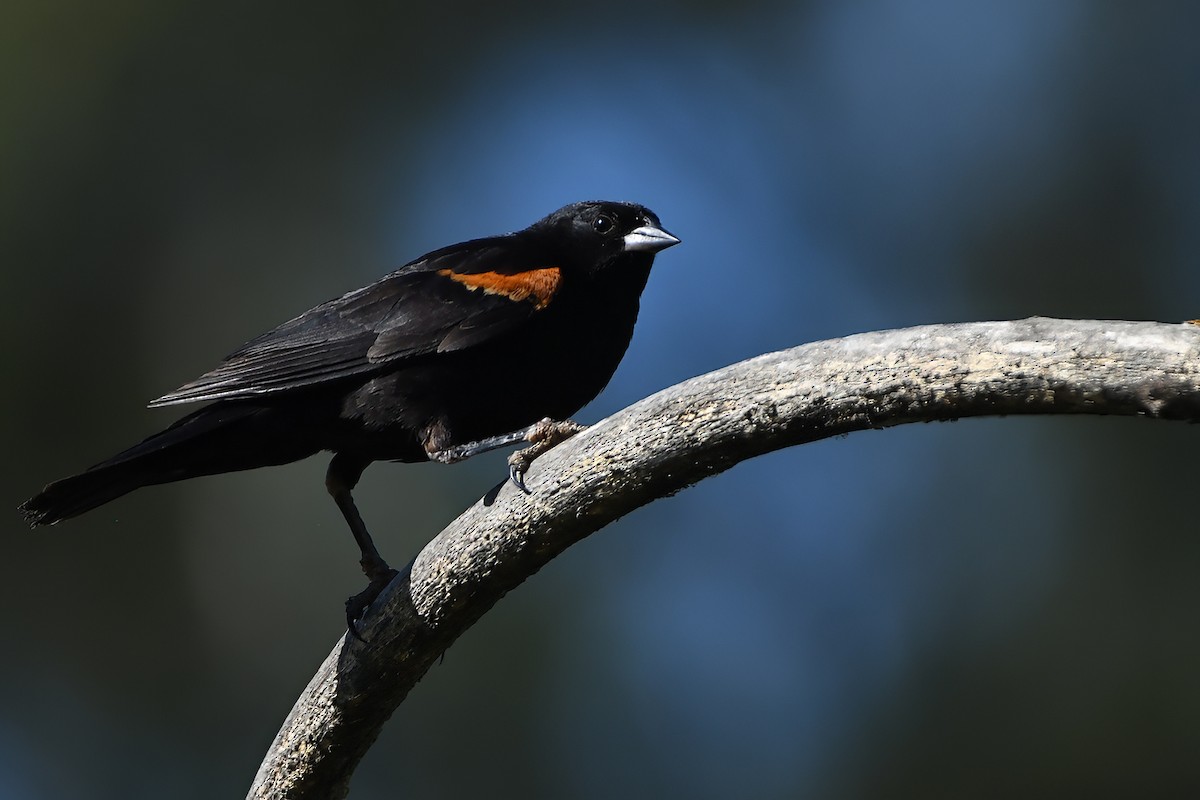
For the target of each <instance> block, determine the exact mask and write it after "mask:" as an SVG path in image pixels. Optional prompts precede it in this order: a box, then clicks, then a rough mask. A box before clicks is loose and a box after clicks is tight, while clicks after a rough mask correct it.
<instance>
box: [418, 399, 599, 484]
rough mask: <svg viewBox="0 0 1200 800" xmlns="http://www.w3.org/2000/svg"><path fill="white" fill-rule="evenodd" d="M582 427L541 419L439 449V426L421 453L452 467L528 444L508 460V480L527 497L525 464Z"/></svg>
mask: <svg viewBox="0 0 1200 800" xmlns="http://www.w3.org/2000/svg"><path fill="white" fill-rule="evenodd" d="M586 427H587V426H586V425H580V424H579V423H578V422H574V421H572V420H569V419H565V420H553V419H550V418H549V417H545V418H544V419H541V420H539V421H538V422H535V423H533V424H532V425H530V426H529V427H528V428H522V429H521V430H519V431H513V432H512V433H502V434H500V435H499V436H489V437H488V438H486V439H480V440H479V441H477V442H467V443H466V444H460V445H455V446H454V447H446V448H439V447H438V438H439V436H440V435H441V434H442V433H443V431H442V429H441V428H440V427H437V426H431V428H430V430H429V431H427V433H426V436H425V452H426V454H428V456H429V460H430V461H437V462H440V463H442V464H453V463H454V462H455V461H462V460H463V459H466V458H470V457H471V456H477V455H479V454H480V453H486V452H488V451H490V450H496V449H498V448H501V447H507V446H508V445H510V444H516V443H517V442H531V445H530V446H529V447H526V448H525V449H523V450H518V451H517V452H515V453H513V454H512V455H511V456H509V457H508V477H509V480H511V481H512V482H513V485H514V486H516V487H517V488H518V489H520V490H521V491H522V492H524V493H525V494H531V492H530V491H529V489H528V488H526V486H525V471H526V470H528V469H529V465H530V464H532V463H533V460H534V459H535V458H537V457H538V456H540V455H542V454H543V453H545V452H546V451H547V450H549V449H550V448H552V447H554V446H555V445H558V444H561V443H562V442H565V441H566V440H567V439H570V438H571V437H572V436H574V435H575V434H577V433H579V432H580V431H582V430H583V429H584V428H586Z"/></svg>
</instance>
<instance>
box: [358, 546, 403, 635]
mask: <svg viewBox="0 0 1200 800" xmlns="http://www.w3.org/2000/svg"><path fill="white" fill-rule="evenodd" d="M398 574H399V573H398V572H396V570H394V569H391V568H390V567H388V566H387V565H386V564H384V565H383V568H382V569H377V570H373V572H372V573H368V574H367V577H368V578H370V579H371V582H370V583H369V584H367V588H366V589H363V590H362V591H361V592H359V593H358V594H356V595H354V596H353V597H348V598H346V627H348V628H349V629H350V633H351V634H352V635H353V636H354V638H355V639H358V640H359V641H360V642H364V643H366V642H367V640H366V639H364V638H363V637H362V634H360V633H359V632H358V627H357V625H356V624H355V623H357V622H358V620H359V619H360V618H361V617H362V615H363V614H364V613H366V610H367V609H368V608H370V606H371V603H373V602H375V598H377V597H379V595H380V593H382V592H383V590H384V589H386V588H387V585H388V584H389V583H391V582H392V578H394V577H396V576H397V575H398Z"/></svg>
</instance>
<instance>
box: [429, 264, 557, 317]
mask: <svg viewBox="0 0 1200 800" xmlns="http://www.w3.org/2000/svg"><path fill="white" fill-rule="evenodd" d="M438 275H444V276H445V277H447V278H449V279H450V280H452V281H458V282H459V283H461V284H462V285H463V286H466V287H467V288H468V289H472V290H474V289H482V290H483V291H484V293H485V294H499V295H503V296H504V297H507V298H508V299H509V300H512V301H513V302H516V303H519V302H521V301H522V300H529V299H532V300H533V301H534V304H535V305H536V306H537V307H538V308H545V307H546V306H548V305H550V300H551V299H552V298H553V297H554V293H555V292H557V291H558V287H559V285H560V284H561V283H562V271H561V270H560V269H559V268H558V267H545V268H544V269H531V270H529V271H527V272H518V273H516V274H514V275H504V274H503V273H500V272H476V273H474V274H471V275H467V274H463V273H459V272H454V271H452V270H448V269H439V270H438Z"/></svg>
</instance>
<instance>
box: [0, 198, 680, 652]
mask: <svg viewBox="0 0 1200 800" xmlns="http://www.w3.org/2000/svg"><path fill="white" fill-rule="evenodd" d="M679 241H680V240H679V239H678V238H676V237H675V236H674V235H672V234H671V233H669V232H668V231H667V230H666V229H665V228H664V227H663V226H662V224H661V223H660V222H659V219H658V217H657V216H656V215H655V214H654V213H653V212H652V211H650V210H649V209H647V208H646V207H644V206H641V205H638V204H635V203H623V202H610V201H589V202H581V203H573V204H571V205H567V206H564V207H563V208H560V209H559V210H557V211H555V212H553V213H552V214H550V215H548V216H546V217H544V218H542V219H540V220H538V221H537V222H534V223H533V224H532V225H530V226H529V227H527V228H525V229H523V230H520V231H516V232H513V233H508V234H503V235H499V236H491V237H486V238H480V239H472V240H469V241H465V242H461V243H459V244H453V245H450V246H448V247H443V248H441V249H438V250H434V251H432V252H429V253H426V254H425V255H423V256H421V257H420V258H417V259H415V260H413V261H410V262H408V263H407V264H405V265H404V266H402V267H400V268H399V269H397V270H395V271H393V272H390V273H389V274H387V275H385V276H384V277H382V278H381V279H379V280H378V281H376V282H374V283H372V284H370V285H368V286H365V287H363V288H360V289H356V290H354V291H351V292H349V293H347V294H344V295H342V296H341V297H338V298H336V299H333V300H329V301H328V302H325V303H322V304H320V305H318V306H315V307H314V308H311V309H309V310H308V311H305V312H304V313H303V314H300V315H299V316H297V317H295V318H294V319H292V320H290V321H288V322H285V323H283V324H282V325H280V326H278V327H277V328H275V329H273V330H271V331H269V332H268V333H265V334H263V335H261V336H259V337H257V338H255V339H252V340H250V341H249V342H247V343H246V344H244V345H243V346H242V347H240V348H238V349H237V350H235V351H234V352H233V353H231V354H230V355H228V356H226V357H225V359H224V360H222V361H221V362H220V363H219V364H218V365H217V366H216V367H215V368H214V369H212V370H211V371H209V372H206V373H204V374H203V375H201V376H200V377H198V378H196V379H195V380H193V381H190V382H189V383H186V384H184V385H183V386H180V387H179V388H178V389H176V390H174V391H172V392H170V393H168V394H165V395H163V396H162V397H159V398H158V399H156V400H153V401H152V402H151V403H150V404H149V405H150V407H152V408H156V407H162V406H176V405H184V404H191V403H203V404H204V405H202V406H201V407H200V408H198V409H197V410H195V411H193V412H192V413H190V414H188V415H186V416H184V417H182V418H181V419H179V420H177V421H176V422H175V423H173V424H172V425H170V426H169V427H167V428H166V429H165V430H163V431H161V432H159V433H156V434H153V435H152V436H150V437H148V438H147V439H145V440H143V441H142V442H140V443H138V444H135V445H133V446H132V447H130V448H128V449H126V450H124V451H122V452H120V453H118V454H116V455H114V456H112V457H111V458H109V459H107V460H105V461H102V462H100V463H99V464H96V465H95V466H93V467H91V468H89V469H87V470H85V471H83V472H81V473H79V474H77V475H74V476H71V477H68V478H64V479H62V480H59V481H55V482H53V483H50V484H48V485H47V486H46V487H45V488H44V489H43V490H42V491H41V492H40V493H39V494H37V495H35V496H34V497H32V498H30V499H29V500H27V501H26V502H25V503H23V504H22V505H21V506H20V507H19V509H18V510H19V511H20V512H21V513H22V514H23V515H24V517H25V519H26V521H27V522H29V524H30V525H31V526H34V527H36V526H39V525H52V524H55V523H57V522H60V521H62V520H65V519H69V518H71V517H75V516H77V515H79V514H83V513H84V512H87V511H90V510H92V509H95V508H97V507H99V506H101V505H104V504H105V503H108V502H109V501H111V500H115V499H116V498H118V497H121V496H123V495H125V494H127V493H129V492H131V491H133V490H135V489H138V488H141V487H144V486H150V485H155V484H163V483H170V482H174V481H181V480H186V479H189V478H195V477H199V476H204V475H214V474H218V473H225V472H235V471H239V470H247V469H255V468H259V467H268V466H275V465H280V464H286V463H290V462H293V461H299V460H301V459H304V458H308V457H309V456H312V455H315V454H317V453H319V452H322V451H327V452H330V453H332V454H333V455H332V458H331V460H330V462H329V466H328V469H327V471H326V477H325V485H326V489H327V491H328V492H329V494H330V496H331V497H332V498H333V500H334V502H335V503H336V504H337V507H338V508H339V510H340V511H341V513H342V515H343V517H344V518H345V520H346V523H347V525H348V526H349V528H350V531H351V533H352V534H353V536H354V539H355V542H356V543H357V545H358V547H359V551H360V555H361V558H360V562H359V563H360V566H361V567H362V571H363V574H364V575H365V576H366V578H367V580H368V585H367V588H366V589H364V590H363V591H362V592H360V593H358V594H356V595H354V596H353V597H351V598H349V599H348V600H347V601H346V620H347V625H348V626H349V628H350V631H351V632H352V633H354V634H355V635H356V636H357V635H358V631H357V629H356V627H355V623H356V620H358V619H359V618H360V617H361V616H362V614H363V613H364V612H365V611H366V610H367V608H368V607H369V606H370V604H371V603H372V602H373V601H374V600H375V599H376V598H377V597H378V595H379V594H380V592H381V591H382V590H383V589H384V587H386V585H387V584H388V582H390V580H391V579H392V578H393V577H394V576H395V575H396V571H395V570H393V569H392V568H391V567H389V566H388V564H387V562H386V561H385V560H384V559H383V557H382V556H380V554H379V551H378V549H377V548H376V546H375V544H374V542H373V541H372V539H371V535H370V533H369V532H368V530H367V527H366V525H365V523H364V522H363V519H362V516H361V515H360V514H359V511H358V508H357V506H356V505H355V502H354V498H353V495H352V492H353V490H354V488H355V486H356V485H357V483H358V481H359V478H360V477H361V476H362V473H363V471H364V470H365V469H366V468H367V466H368V465H370V464H371V463H373V462H375V461H396V462H409V463H411V462H421V461H436V462H443V463H452V462H455V461H460V460H462V459H464V458H468V457H470V456H473V455H477V454H478V453H481V452H485V451H487V450H492V449H495V448H498V447H503V446H506V445H511V444H514V443H517V442H522V441H525V442H529V443H530V446H528V447H526V448H525V449H524V450H520V451H518V452H516V453H514V454H513V455H512V456H510V458H509V478H510V479H511V481H512V482H513V484H515V485H516V486H517V487H518V488H519V489H520V490H521V491H524V492H526V493H528V492H529V489H528V487H527V486H526V485H525V482H524V475H525V471H526V469H527V468H528V466H529V464H530V463H531V462H532V460H533V459H534V458H536V457H537V456H538V455H540V454H541V453H543V452H545V450H547V449H549V448H550V447H553V446H554V445H555V444H557V443H559V442H560V441H562V440H563V439H565V438H567V437H569V436H571V435H573V434H574V433H575V432H577V431H578V430H581V429H582V426H579V425H577V424H576V423H574V422H573V421H571V420H570V417H571V416H572V415H574V414H575V413H576V412H578V411H579V410H580V409H581V408H583V406H585V405H586V404H587V403H589V402H590V401H591V400H592V399H593V398H595V397H596V396H597V395H598V394H599V393H600V392H601V390H603V389H604V387H605V386H606V385H607V384H608V382H609V379H610V378H611V377H612V375H613V373H614V372H615V371H616V368H617V365H618V364H619V362H620V361H621V359H622V357H623V356H624V354H625V351H626V349H627V348H628V346H629V343H630V341H631V339H632V336H633V330H634V324H635V322H636V321H637V317H638V310H639V305H640V298H641V294H642V291H643V289H644V288H645V286H646V283H647V281H648V279H649V275H650V271H651V266H652V265H653V262H654V257H655V255H656V254H657V253H658V252H660V251H662V250H664V249H666V248H668V247H671V246H673V245H675V244H678V243H679Z"/></svg>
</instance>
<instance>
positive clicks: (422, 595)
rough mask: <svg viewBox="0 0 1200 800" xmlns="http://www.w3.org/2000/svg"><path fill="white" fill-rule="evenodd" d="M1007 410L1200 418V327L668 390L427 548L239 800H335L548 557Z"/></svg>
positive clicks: (338, 651) (1064, 329)
mask: <svg viewBox="0 0 1200 800" xmlns="http://www.w3.org/2000/svg"><path fill="white" fill-rule="evenodd" d="M1006 414H1120V415H1134V416H1146V417H1157V418H1162V419H1175V420H1188V421H1193V422H1194V421H1197V420H1200V327H1196V326H1195V325H1190V324H1175V325H1170V324H1162V323H1153V322H1120V321H1111V322H1109V321H1086V320H1054V319H1042V318H1034V319H1028V320H1021V321H1017V322H982V323H969V324H959V325H929V326H924V327H919V328H909V329H905V330H893V331H882V332H877V333H864V334H859V335H855V336H848V337H846V338H843V339H836V340H831V341H824V342H815V343H812V344H807V345H802V346H800V347H795V348H792V349H790V350H785V351H782V352H778V353H770V354H767V355H763V356H759V357H757V358H752V359H749V360H747V361H743V362H740V363H737V364H734V365H732V366H729V367H726V368H724V369H721V370H717V371H716V372H712V373H709V374H707V375H701V376H700V377H697V378H693V379H692V380H689V381H685V382H684V383H681V384H678V385H676V386H672V387H670V388H668V389H665V390H663V391H661V392H659V393H658V394H655V395H653V396H652V397H648V398H646V399H645V400H642V401H640V402H638V403H635V404H634V405H632V406H630V407H629V408H626V409H624V410H623V411H621V412H619V413H617V414H614V415H613V416H612V417H609V418H608V419H605V420H603V421H601V422H599V423H597V424H596V425H593V426H592V427H591V428H589V429H588V430H587V431H585V432H584V433H581V434H580V435H578V436H576V437H575V438H573V439H571V440H570V441H568V442H566V443H564V444H562V445H560V446H558V447H557V448H555V449H554V450H553V451H551V452H550V453H548V454H547V455H545V456H543V457H542V458H541V459H539V460H538V461H537V463H536V464H535V465H534V466H533V468H532V469H531V470H530V472H529V475H528V477H527V483H528V486H529V488H530V489H531V490H532V492H533V494H532V495H529V496H526V495H523V494H521V493H520V492H518V491H516V490H515V489H514V488H513V487H512V486H509V485H505V486H502V487H500V488H499V490H498V491H494V492H493V493H491V494H490V495H489V496H487V497H485V498H483V499H482V500H480V501H479V502H478V503H476V504H475V505H474V506H472V507H471V508H469V509H468V510H467V511H466V512H464V513H463V514H462V516H460V517H459V518H458V519H457V520H455V521H454V522H453V523H451V524H450V526H449V527H447V528H446V529H445V530H444V531H442V533H441V534H439V535H438V536H437V537H436V538H435V539H434V540H433V541H431V542H430V543H429V544H428V545H427V546H426V547H425V548H424V549H423V550H422V551H421V552H420V554H419V555H418V556H417V557H416V559H415V560H414V561H413V562H412V563H411V564H410V565H409V566H408V567H407V568H406V569H404V570H401V574H400V576H399V577H398V578H397V579H396V580H395V581H393V583H392V585H391V586H390V587H388V589H387V591H386V592H385V594H384V595H383V596H382V597H381V598H380V600H379V601H377V602H376V604H375V606H374V607H373V608H372V609H371V611H370V613H369V615H368V618H367V619H366V620H364V623H363V635H364V636H365V637H366V638H367V639H368V640H369V641H370V644H363V643H362V642H358V641H355V640H354V639H351V638H349V637H343V638H342V639H341V641H339V642H338V643H337V644H336V645H335V647H334V648H333V652H331V653H330V654H329V656H328V657H327V658H326V659H325V662H324V663H323V664H322V665H321V668H320V669H319V670H318V672H317V674H316V675H315V676H314V677H313V679H312V681H311V682H310V683H309V685H308V688H307V689H305V691H304V693H303V694H302V695H301V697H300V699H299V700H298V701H297V703H296V706H295V708H293V709H292V712H291V713H290V714H289V715H288V718H287V720H286V721H285V722H284V724H283V728H282V729H281V730H280V732H279V734H278V736H277V737H276V739H275V741H274V743H273V744H272V746H271V749H270V751H269V752H268V753H267V755H266V758H265V760H264V761H263V764H262V766H261V767H260V769H259V773H258V775H257V777H256V779H255V782H254V785H253V787H252V788H251V790H250V794H249V796H250V797H254V798H285V797H286V798H329V797H343V796H345V794H346V792H347V791H348V787H349V781H350V776H351V774H352V773H353V771H354V768H355V767H356V766H357V764H358V762H359V760H360V759H361V758H362V756H363V754H364V753H366V751H367V750H368V748H369V747H370V746H371V744H372V742H374V740H375V738H376V736H377V735H378V733H379V731H380V729H381V728H382V726H383V723H384V722H385V721H386V720H387V719H388V717H390V716H391V714H392V712H393V711H394V710H395V709H396V707H397V706H398V705H399V704H400V702H401V701H403V700H404V698H405V696H406V695H407V694H408V692H409V690H410V689H411V688H412V687H413V685H414V684H416V682H417V681H418V680H420V678H421V677H422V676H423V675H424V674H425V671H426V670H427V669H428V668H429V667H430V666H431V665H432V664H433V663H434V662H435V661H436V660H437V659H438V658H439V656H440V655H441V654H442V652H443V651H444V650H445V649H446V648H447V647H449V645H450V644H451V643H452V642H453V641H454V640H455V639H456V638H458V636H459V635H460V634H462V633H463V631H465V630H466V629H467V628H469V627H470V626H471V624H472V623H474V622H475V621H476V620H477V619H479V618H480V617H481V616H482V615H483V614H484V613H485V612H486V611H487V610H488V609H489V608H491V607H492V605H493V604H495V603H496V601H497V600H499V599H500V598H501V597H503V596H504V594H505V593H506V592H508V591H509V590H511V589H513V588H514V587H516V586H517V585H518V584H520V583H521V582H522V581H524V580H525V579H526V578H528V577H529V576H530V575H532V574H533V573H535V572H536V571H537V570H538V569H540V568H541V567H542V566H543V565H545V564H546V563H547V562H549V561H550V560H551V559H552V558H554V557H555V555H557V554H558V553H560V552H562V551H563V550H564V549H566V548H567V547H569V546H570V545H572V544H574V543H575V542H577V541H579V540H580V539H582V538H583V537H585V536H587V535H588V534H590V533H593V532H595V531H597V530H599V529H600V528H602V527H604V526H605V525H607V524H608V523H610V522H612V521H613V520H615V519H617V518H619V517H621V516H622V515H624V514H626V513H628V512H630V511H632V510H633V509H635V508H638V507H639V506H642V505H645V504H646V503H649V502H651V501H652V500H654V499H656V498H659V497H665V496H667V495H670V494H672V493H674V492H677V491H679V490H680V489H683V488H685V487H687V486H690V485H692V484H694V483H696V482H697V481H699V480H701V479H702V478H705V477H708V476H709V475H715V474H716V473H718V472H721V471H723V470H726V469H728V468H730V467H731V466H733V465H734V464H737V463H738V462H740V461H743V460H745V459H747V458H751V457H752V456H756V455H760V454H762V453H766V452H769V451H772V450H778V449H780V448H783V447H788V446H790V445H796V444H802V443H805V442H811V441H814V440H817V439H823V438H826V437H830V436H837V435H839V434H844V433H848V432H851V431H859V430H865V429H868V428H884V427H888V426H892V425H899V424H901V423H905V422H926V421H933V420H952V419H957V418H959V417H969V416H982V415H1006Z"/></svg>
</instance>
